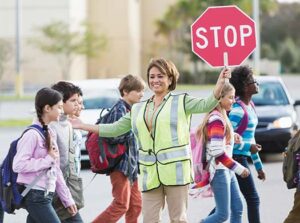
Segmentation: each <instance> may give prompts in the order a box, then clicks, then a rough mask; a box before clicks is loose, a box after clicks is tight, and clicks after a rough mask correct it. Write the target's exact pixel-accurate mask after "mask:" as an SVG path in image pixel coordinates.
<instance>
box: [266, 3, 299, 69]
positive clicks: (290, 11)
mask: <svg viewBox="0 0 300 223" xmlns="http://www.w3.org/2000/svg"><path fill="white" fill-rule="evenodd" d="M299 19H300V4H299V3H298V4H297V3H294V4H279V7H278V10H277V11H276V12H275V13H273V14H266V15H262V19H261V27H262V33H261V41H262V44H263V45H264V47H265V48H264V49H266V48H268V49H272V50H262V56H263V57H265V58H270V59H277V60H280V61H281V63H282V67H283V72H298V73H299V71H300V68H299V66H298V64H299V63H300V29H299V22H298V21H299Z"/></svg>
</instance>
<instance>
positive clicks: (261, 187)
mask: <svg viewBox="0 0 300 223" xmlns="http://www.w3.org/2000/svg"><path fill="white" fill-rule="evenodd" d="M21 131H22V130H21V129H15V128H10V129H9V128H6V129H3V128H2V129H1V128H0V148H1V151H0V158H1V160H2V157H3V156H4V154H5V153H6V152H5V151H6V150H7V148H8V146H9V142H10V141H12V140H13V139H14V138H16V137H17V136H18V135H19V134H20V132H21ZM271 158H272V160H271V161H268V162H267V163H265V171H266V174H267V180H266V181H264V182H262V181H258V180H257V179H255V181H256V185H257V189H258V192H259V194H260V196H261V220H262V222H263V223H282V222H283V219H284V218H285V217H286V215H287V214H288V212H289V210H290V208H291V206H292V203H293V193H294V191H293V190H288V189H287V188H286V187H285V184H284V182H283V180H282V173H281V165H282V162H281V157H280V155H277V156H274V157H271ZM269 159H270V157H269ZM251 168H252V167H251ZM252 171H253V168H252ZM81 176H82V178H83V180H84V185H85V187H86V189H85V190H84V196H85V203H86V206H85V207H84V208H83V209H82V210H80V213H81V215H82V217H83V219H84V220H85V222H90V221H91V220H92V219H93V218H94V217H96V216H97V214H98V213H100V212H101V210H104V209H105V207H106V206H107V205H108V204H109V203H110V201H111V199H112V197H111V186H110V181H109V178H108V177H106V176H103V175H98V176H97V177H96V178H95V180H94V181H93V182H91V183H90V184H89V182H90V180H91V179H92V177H93V173H92V172H91V171H90V170H83V171H82V173H81ZM213 206H214V200H213V198H205V199H203V198H202V199H193V198H190V199H189V209H188V219H189V223H197V222H199V220H200V219H201V218H203V217H205V216H206V215H207V214H208V213H209V211H210V210H211V209H212V208H213ZM244 207H245V204H244ZM246 216H247V214H246V209H245V208H244V214H243V222H247V221H246ZM25 218H26V211H25V210H18V212H17V214H16V215H5V221H4V222H5V223H21V222H25ZM120 222H124V219H122V220H121V221H120ZM139 222H142V220H141V219H140V221H139ZM162 222H163V223H165V222H169V221H168V216H167V211H166V208H165V210H164V212H163V221H162Z"/></svg>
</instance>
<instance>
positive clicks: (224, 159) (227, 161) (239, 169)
mask: <svg viewBox="0 0 300 223" xmlns="http://www.w3.org/2000/svg"><path fill="white" fill-rule="evenodd" d="M216 160H217V161H219V162H220V163H222V164H223V165H224V166H226V167H227V168H228V169H230V170H233V171H234V172H235V173H236V174H237V175H241V174H242V173H243V171H244V170H245V167H243V166H242V165H241V164H239V163H238V162H236V161H235V160H233V159H232V158H231V157H229V156H228V155H227V154H226V153H225V152H224V153H223V154H222V155H221V156H218V157H217V158H216Z"/></svg>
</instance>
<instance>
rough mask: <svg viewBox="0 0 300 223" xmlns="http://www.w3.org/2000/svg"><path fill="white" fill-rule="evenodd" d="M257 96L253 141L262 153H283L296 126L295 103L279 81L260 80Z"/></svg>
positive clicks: (260, 78)
mask: <svg viewBox="0 0 300 223" xmlns="http://www.w3.org/2000/svg"><path fill="white" fill-rule="evenodd" d="M257 81H258V83H259V93H258V94H256V95H254V96H253V98H252V99H253V102H254V104H255V106H256V113H257V116H258V125H257V128H256V131H255V139H256V142H257V143H258V144H261V145H262V152H264V153H277V152H283V151H284V149H285V148H286V146H287V144H288V141H289V139H290V138H291V133H292V131H293V129H294V128H295V127H296V126H297V121H298V120H297V113H296V109H295V106H297V105H300V100H297V101H294V100H293V99H292V98H291V96H290V95H289V92H288V89H287V88H286V86H285V85H284V83H283V81H282V79H281V78H280V77H274V76H260V77H258V78H257Z"/></svg>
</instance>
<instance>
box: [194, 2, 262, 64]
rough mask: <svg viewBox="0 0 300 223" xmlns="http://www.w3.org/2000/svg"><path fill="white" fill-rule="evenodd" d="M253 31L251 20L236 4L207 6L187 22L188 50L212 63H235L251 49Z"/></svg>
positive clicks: (247, 54)
mask: <svg viewBox="0 0 300 223" xmlns="http://www.w3.org/2000/svg"><path fill="white" fill-rule="evenodd" d="M255 33H256V32H255V23H254V21H253V20H252V19H251V18H250V17H249V16H248V15H247V14H245V13H244V12H243V11H242V10H240V9H239V8H238V7H237V6H234V5H232V6H220V7H209V8H207V9H206V10H205V12H204V13H203V14H202V15H200V16H199V18H198V19H196V21H195V22H194V23H193V24H192V26H191V34H192V50H193V52H194V53H195V54H196V55H198V56H199V57H200V58H201V59H203V60H204V61H205V62H206V63H208V64H209V65H210V66H212V67H222V66H224V65H229V66H238V65H240V64H241V63H242V62H243V61H244V60H245V59H246V58H247V57H248V56H249V55H250V54H251V53H252V52H253V50H254V49H255V46H256V35H255ZM226 53H227V55H228V64H225V61H224V54H226ZM226 62H227V61H226Z"/></svg>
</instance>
